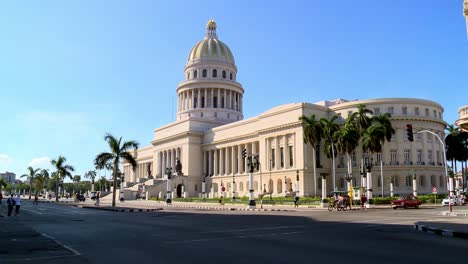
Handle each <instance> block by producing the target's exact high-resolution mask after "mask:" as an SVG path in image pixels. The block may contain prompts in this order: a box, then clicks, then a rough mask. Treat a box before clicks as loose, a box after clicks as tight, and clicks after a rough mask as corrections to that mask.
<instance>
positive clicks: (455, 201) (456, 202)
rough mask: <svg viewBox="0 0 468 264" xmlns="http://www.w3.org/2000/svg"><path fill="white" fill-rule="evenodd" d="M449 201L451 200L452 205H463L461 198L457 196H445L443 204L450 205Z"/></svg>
mask: <svg viewBox="0 0 468 264" xmlns="http://www.w3.org/2000/svg"><path fill="white" fill-rule="evenodd" d="M449 202H450V205H452V206H453V205H461V201H460V199H459V198H457V197H451V198H450V199H449V197H448V196H447V197H445V198H444V200H442V206H448V205H449Z"/></svg>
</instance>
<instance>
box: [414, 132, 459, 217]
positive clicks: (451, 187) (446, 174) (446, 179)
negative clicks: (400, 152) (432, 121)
mask: <svg viewBox="0 0 468 264" xmlns="http://www.w3.org/2000/svg"><path fill="white" fill-rule="evenodd" d="M419 133H429V134H432V135H434V136H436V137H437V139H438V140H439V142H440V144H442V149H443V151H442V152H443V153H444V165H445V181H446V184H447V193H448V197H449V210H450V212H452V203H451V200H452V199H451V198H450V197H452V196H451V194H452V192H453V186H452V183H451V181H450V180H449V177H448V170H447V154H446V153H445V144H444V142H443V141H442V139H440V137H439V135H437V134H436V133H434V132H432V131H429V130H421V131H418V132H416V133H415V134H419Z"/></svg>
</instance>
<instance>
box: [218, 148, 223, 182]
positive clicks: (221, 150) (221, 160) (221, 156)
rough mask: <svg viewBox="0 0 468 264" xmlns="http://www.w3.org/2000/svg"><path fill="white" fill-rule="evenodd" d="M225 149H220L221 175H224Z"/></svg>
mask: <svg viewBox="0 0 468 264" xmlns="http://www.w3.org/2000/svg"><path fill="white" fill-rule="evenodd" d="M223 150H224V149H223V148H220V149H219V175H223V174H224V151H223Z"/></svg>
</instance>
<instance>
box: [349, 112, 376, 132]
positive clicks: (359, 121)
mask: <svg viewBox="0 0 468 264" xmlns="http://www.w3.org/2000/svg"><path fill="white" fill-rule="evenodd" d="M372 114H373V112H372V111H371V110H369V109H367V108H366V106H365V105H364V104H360V105H358V110H357V111H356V112H353V113H352V114H351V117H350V119H351V120H352V121H353V123H355V125H356V126H357V129H358V131H359V134H361V136H362V133H363V132H364V130H366V129H367V128H368V127H369V126H370V125H371V124H372V117H371V116H372Z"/></svg>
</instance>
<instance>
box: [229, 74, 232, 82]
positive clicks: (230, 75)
mask: <svg viewBox="0 0 468 264" xmlns="http://www.w3.org/2000/svg"><path fill="white" fill-rule="evenodd" d="M229 79H231V80H232V72H231V73H229Z"/></svg>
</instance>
